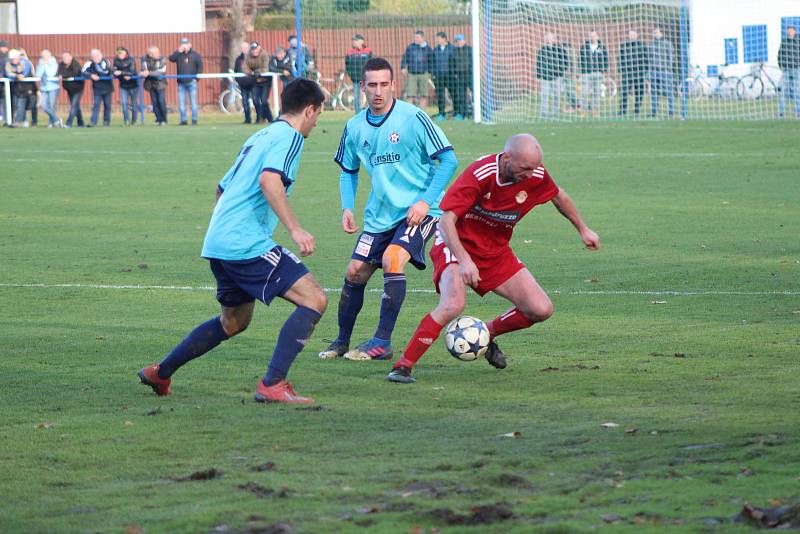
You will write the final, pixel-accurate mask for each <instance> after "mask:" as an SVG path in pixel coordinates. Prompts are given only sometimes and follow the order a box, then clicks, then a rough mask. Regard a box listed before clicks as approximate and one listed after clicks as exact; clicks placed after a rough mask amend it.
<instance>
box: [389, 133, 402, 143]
mask: <svg viewBox="0 0 800 534" xmlns="http://www.w3.org/2000/svg"><path fill="white" fill-rule="evenodd" d="M389 142H390V143H392V144H393V145H396V144H397V143H399V142H400V134H399V133H397V132H392V133H390V134H389Z"/></svg>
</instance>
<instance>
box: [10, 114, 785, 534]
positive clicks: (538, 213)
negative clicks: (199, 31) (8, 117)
mask: <svg viewBox="0 0 800 534" xmlns="http://www.w3.org/2000/svg"><path fill="white" fill-rule="evenodd" d="M344 119H345V117H344V116H343V115H335V114H327V115H323V117H322V119H321V122H320V125H319V126H318V127H317V129H316V130H315V131H314V133H313V134H312V136H311V138H310V139H309V140H308V142H307V144H306V148H305V152H304V154H303V159H302V164H301V167H300V178H299V180H298V183H297V186H296V188H295V190H294V194H293V197H292V199H291V204H292V206H293V208H294V210H295V211H296V213H297V214H298V216H299V219H300V221H301V224H302V225H303V226H304V227H305V228H306V229H308V230H309V231H310V232H312V233H313V234H314V235H315V236H316V238H317V243H318V252H317V253H316V254H315V255H314V256H312V257H310V258H308V259H307V264H308V266H309V267H310V269H311V271H312V272H313V273H314V274H315V275H316V277H317V278H318V280H319V281H320V282H321V283H322V284H323V285H324V286H325V287H327V288H331V289H332V290H331V291H330V293H329V296H330V305H329V309H328V312H327V314H326V315H325V316H324V317H323V319H322V322H321V323H320V325H319V326H318V327H317V330H316V332H315V333H314V336H313V339H312V341H311V342H310V343H309V346H308V347H307V349H306V350H305V351H304V352H303V353H302V354H301V355H300V356H299V357H298V359H297V360H296V362H295V366H294V367H293V369H292V372H291V375H290V379H291V380H292V382H293V383H294V385H295V386H296V388H297V390H298V391H299V392H300V393H302V394H308V395H311V396H313V397H315V398H316V399H317V400H318V403H319V406H318V407H317V408H314V409H308V408H297V407H287V406H275V405H259V404H257V403H255V402H254V401H253V392H254V389H255V386H256V382H257V380H258V378H259V376H260V375H261V374H262V373H263V370H264V368H265V366H266V363H267V360H268V357H269V355H270V353H271V351H272V348H273V344H274V342H275V339H276V337H277V332H278V329H279V326H280V324H281V323H282V322H283V320H284V319H285V318H286V316H287V315H288V313H289V311H290V306H288V305H287V304H286V303H283V302H277V301H276V303H274V304H273V305H272V306H271V307H269V308H266V307H264V306H261V305H259V306H258V307H257V308H256V313H255V319H254V321H253V324H252V325H251V326H250V328H249V330H248V331H247V332H245V333H244V334H242V335H241V336H240V337H238V338H236V339H234V340H231V341H229V342H226V343H224V344H223V345H222V346H220V347H219V348H217V349H216V350H214V351H213V353H211V354H209V355H207V356H205V357H203V358H201V359H199V360H196V361H194V362H192V363H191V364H189V365H188V366H186V367H185V368H183V369H181V370H180V371H179V372H178V373H177V374H176V375H175V377H174V380H173V394H172V396H170V397H169V398H165V399H161V398H157V397H155V396H154V395H153V394H152V393H151V392H150V390H149V389H148V388H145V387H142V386H141V385H139V384H138V380H137V377H136V371H137V370H138V369H139V368H140V367H142V366H143V365H145V364H149V363H152V362H154V361H158V360H159V359H160V358H161V357H162V356H163V354H165V353H166V352H167V351H168V350H169V349H170V348H171V347H172V346H173V345H174V344H175V343H177V342H178V341H179V340H180V339H181V338H182V337H183V336H184V335H185V334H186V333H187V332H188V331H189V330H190V329H191V328H192V327H194V325H196V324H197V323H199V322H201V321H204V320H206V319H207V318H209V317H211V316H213V315H214V314H216V313H217V311H218V308H217V305H216V303H215V300H214V294H213V292H212V291H211V290H210V289H209V287H208V286H210V285H212V284H213V278H212V276H211V274H210V272H209V270H208V267H207V264H206V262H205V261H204V260H202V259H201V258H199V257H198V254H199V250H200V245H201V242H202V238H203V235H204V232H205V229H206V225H207V223H208V219H209V215H210V212H211V209H212V204H213V197H214V188H215V184H216V182H217V181H218V179H219V178H220V177H221V176H222V175H223V173H224V172H225V171H226V170H227V168H228V167H229V165H230V163H231V162H232V161H233V158H234V156H235V155H236V153H237V151H238V149H239V147H240V146H241V144H242V142H243V141H244V140H245V138H246V137H247V136H248V135H249V133H250V132H251V131H252V129H250V128H247V127H244V126H242V125H240V124H238V119H234V118H222V117H213V116H211V117H207V118H204V120H203V124H202V125H201V126H200V127H197V128H192V127H189V128H180V127H177V126H170V127H169V128H159V129H157V128H153V127H146V128H134V129H124V128H122V127H120V126H115V127H112V128H105V129H104V128H97V129H94V130H77V129H73V130H69V131H66V130H64V131H59V130H47V129H43V128H39V129H36V130H14V131H11V130H3V132H2V135H0V159H1V160H2V166H1V167H0V168H1V169H2V170H0V176H1V177H2V178H0V186H1V187H2V193H0V284H2V285H1V286H0V325H2V326H0V332H2V334H1V335H0V339H1V340H2V344H1V345H0V531H3V532H248V531H252V532H268V531H270V530H268V528H272V529H273V530H271V531H272V532H280V531H281V530H280V528H284V530H286V529H289V527H291V529H292V531H296V532H352V531H362V530H363V531H365V532H411V531H414V532H433V531H434V529H442V530H443V531H445V532H451V531H452V532H458V531H462V530H469V531H474V532H582V531H587V532H588V531H590V530H593V529H595V528H597V527H601V526H609V527H611V528H612V529H615V530H629V531H637V532H638V531H639V530H641V529H643V528H644V529H654V528H658V527H666V528H669V529H682V530H685V531H692V532H694V531H698V530H703V529H708V530H717V531H720V532H723V531H724V532H730V531H732V530H737V529H738V530H742V531H746V530H749V527H745V526H742V525H734V524H730V523H728V521H729V519H730V518H731V517H733V516H735V515H736V514H737V513H738V512H739V511H740V510H741V509H742V506H743V504H744V503H746V502H749V503H753V504H754V505H757V506H776V505H777V503H786V504H792V503H797V502H798V499H800V478H798V477H799V476H800V444H798V439H799V438H800V415H798V414H800V393H799V391H800V390H799V389H798V383H799V382H798V376H799V375H798V371H799V370H800V363H799V360H798V356H800V238H798V236H800V151H798V141H797V140H798V135H799V134H800V128H798V125H797V123H792V122H783V123H778V122H741V123H723V122H709V123H704V122H686V123H679V122H673V123H668V124H667V123H638V124H637V123H627V124H622V123H614V124H609V123H604V124H581V125H542V124H534V125H520V126H477V125H473V124H463V123H461V124H456V123H452V122H448V123H446V124H445V125H444V130H445V132H446V133H447V135H448V136H449V138H450V140H451V142H452V143H453V145H454V146H455V147H456V151H457V156H458V159H459V163H460V168H463V167H464V166H466V165H467V164H469V163H470V162H471V161H472V160H474V159H476V158H477V157H479V156H480V155H482V154H485V153H489V152H492V151H497V150H499V149H500V148H501V146H502V143H503V141H504V140H505V138H506V137H507V136H508V135H510V134H512V133H516V132H519V131H529V132H532V133H534V134H535V135H536V136H537V137H538V138H539V139H540V141H541V143H542V145H543V148H544V152H545V163H546V165H547V166H548V168H549V170H550V171H551V173H552V174H553V176H554V178H555V179H556V181H557V183H558V184H559V185H561V186H562V187H564V188H565V189H566V190H567V191H568V192H569V193H570V194H571V195H572V196H573V198H574V199H575V200H576V202H577V204H578V207H579V208H580V210H581V212H582V214H583V215H584V217H585V218H586V220H587V221H588V223H589V225H590V226H591V227H592V228H593V229H594V230H596V231H597V232H598V233H599V234H600V236H601V239H602V249H601V250H600V251H599V252H589V251H586V250H584V249H583V247H582V245H581V243H580V240H579V238H578V235H577V233H576V232H575V231H574V229H573V228H572V227H571V226H570V225H569V223H568V222H567V221H566V220H565V219H563V218H562V217H561V216H560V215H559V214H558V213H557V212H556V210H555V209H554V208H553V207H552V206H542V207H539V208H537V209H536V210H534V211H533V212H532V213H531V215H529V216H528V217H527V218H526V219H525V220H524V222H523V223H522V224H520V225H519V226H518V228H517V231H516V234H515V237H514V241H513V246H514V248H515V250H516V251H517V252H518V254H519V256H520V258H521V259H523V260H524V261H525V262H526V263H527V265H528V266H529V268H530V269H531V271H532V272H533V273H534V275H535V276H536V277H537V279H538V280H539V281H540V283H541V284H542V285H543V287H544V288H545V289H546V290H547V291H548V292H549V293H550V295H551V296H552V298H553V301H554V304H555V308H556V312H555V315H554V316H553V317H552V318H551V319H550V320H549V321H547V322H546V323H544V324H541V325H536V326H535V327H533V328H532V329H530V330H528V331H524V332H518V333H514V334H510V335H508V336H506V337H504V338H503V339H501V346H502V347H503V349H504V350H505V351H506V352H507V353H508V354H509V355H510V364H509V367H508V368H507V369H506V370H504V371H496V370H494V369H492V368H490V367H489V366H488V365H487V364H486V362H483V361H478V362H472V363H464V362H459V361H457V360H455V359H453V358H451V357H450V356H449V355H447V354H446V352H445V350H444V346H443V344H442V343H441V342H437V344H436V345H435V346H434V347H433V348H432V350H431V351H430V352H429V353H428V354H427V355H426V356H425V357H424V358H423V360H422V361H421V362H420V365H419V366H418V369H417V371H416V373H415V374H416V376H417V378H418V380H419V381H418V383H417V384H415V385H413V386H409V387H404V386H398V385H394V384H390V383H388V382H386V381H385V376H386V373H387V372H388V370H389V365H388V364H387V363H386V362H368V363H355V362H348V361H344V360H337V361H321V360H319V359H318V358H317V357H316V352H317V351H318V350H319V349H321V348H322V347H323V346H324V345H325V343H324V342H323V339H330V338H332V337H334V336H335V334H336V305H337V302H338V288H339V287H340V285H341V280H342V276H343V272H344V268H345V265H346V262H347V259H348V257H349V254H350V252H351V250H352V247H353V242H354V241H353V239H354V238H353V237H351V236H348V235H345V234H344V233H343V232H342V231H341V229H340V210H339V194H338V174H339V173H338V170H337V167H336V166H335V164H334V163H333V162H332V156H333V153H334V151H335V150H336V148H337V146H338V140H339V134H340V132H341V129H342V126H343V123H344ZM119 122H120V121H117V123H119ZM361 185H362V187H361V191H360V194H359V206H363V202H364V200H365V198H366V191H367V187H366V186H367V179H366V177H364V176H362V183H361ZM278 240H279V242H282V243H284V244H286V245H292V244H291V243H290V241H289V239H288V236H287V235H286V232H285V231H283V230H281V231H279V233H278ZM378 282H379V280H377V279H376V280H374V281H373V282H372V284H371V285H370V287H371V288H373V289H378V288H379V287H380V286H379V283H378ZM130 286H146V288H131V287H130ZM169 286H180V287H176V288H172V289H170V288H169ZM126 287H127V288H126ZM409 287H410V288H411V289H412V290H419V291H418V292H410V293H409V295H408V297H407V299H406V302H405V305H404V309H403V312H402V314H401V316H400V320H399V322H398V326H397V329H396V332H395V339H394V343H395V347H396V349H397V350H398V351H399V350H401V349H402V346H403V344H404V343H405V341H406V339H407V337H408V336H409V335H410V334H411V332H412V330H413V329H414V327H415V326H416V324H417V322H418V321H419V319H420V318H421V317H422V315H423V314H424V313H426V312H427V311H429V310H430V309H431V308H432V307H433V306H434V304H435V295H433V294H431V293H430V290H431V288H432V284H431V282H430V270H428V271H425V272H413V273H410V277H409ZM379 297H380V293H379V292H370V293H368V295H367V299H366V303H365V307H364V311H363V312H362V315H361V317H360V321H359V323H358V325H357V326H356V332H355V337H357V338H365V337H367V336H368V335H371V333H372V330H373V328H374V326H375V323H376V321H377V311H378V303H379ZM505 307H506V303H505V302H504V301H503V300H502V299H500V298H498V297H495V296H488V297H487V298H485V299H483V300H480V299H478V298H476V297H475V296H474V295H473V296H471V297H470V301H469V304H468V310H467V311H468V313H469V314H471V315H476V316H478V317H482V318H486V319H489V318H491V317H493V316H494V315H495V314H497V313H498V312H501V311H502V310H504V309H505ZM604 423H616V424H617V425H619V426H617V427H611V428H608V427H604V426H602V425H603V424H604ZM514 433H517V434H514ZM506 434H512V435H514V436H516V437H506V436H505V435H506ZM259 466H261V467H260V468H259ZM210 469H214V470H216V471H215V473H217V476H216V477H215V478H213V479H211V480H187V481H183V480H180V479H185V478H187V477H190V475H192V473H197V472H203V471H207V470H210ZM259 469H260V470H259ZM480 507H485V508H480ZM481 521H485V522H484V523H482V524H479V525H477V526H474V527H473V526H471V525H472V524H475V523H480V522H481ZM278 524H282V525H284V526H283V527H280V526H276V525H278ZM415 529H416V530H415Z"/></svg>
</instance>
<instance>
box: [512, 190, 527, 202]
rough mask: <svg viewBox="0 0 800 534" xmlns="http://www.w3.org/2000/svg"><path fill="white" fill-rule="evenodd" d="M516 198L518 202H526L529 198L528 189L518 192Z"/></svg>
mask: <svg viewBox="0 0 800 534" xmlns="http://www.w3.org/2000/svg"><path fill="white" fill-rule="evenodd" d="M514 198H515V199H516V200H517V204H522V203H523V202H525V200H527V198H528V192H527V191H520V192H519V193H517V196H515V197H514Z"/></svg>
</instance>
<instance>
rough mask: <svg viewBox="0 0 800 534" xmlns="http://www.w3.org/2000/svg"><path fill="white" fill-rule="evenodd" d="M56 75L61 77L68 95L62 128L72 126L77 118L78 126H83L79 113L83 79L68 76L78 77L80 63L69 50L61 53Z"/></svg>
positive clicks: (81, 116) (79, 75)
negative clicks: (66, 112) (66, 111)
mask: <svg viewBox="0 0 800 534" xmlns="http://www.w3.org/2000/svg"><path fill="white" fill-rule="evenodd" d="M58 75H59V76H60V77H61V85H63V86H64V90H65V91H66V92H67V96H68V97H69V116H68V117H67V122H66V123H65V124H64V128H72V121H73V120H74V119H77V121H78V126H79V127H81V128H82V127H83V113H81V97H82V96H83V87H84V84H85V82H84V81H83V80H69V79H68V78H80V77H81V75H82V73H81V64H80V63H78V60H77V59H75V58H74V57H72V54H71V53H69V52H64V53H63V54H61V63H59V64H58Z"/></svg>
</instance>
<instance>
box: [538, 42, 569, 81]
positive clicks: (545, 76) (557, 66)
mask: <svg viewBox="0 0 800 534" xmlns="http://www.w3.org/2000/svg"><path fill="white" fill-rule="evenodd" d="M568 68H569V55H567V51H566V50H565V49H564V47H563V46H561V45H544V46H543V47H542V48H541V50H539V53H538V54H536V77H537V78H538V79H540V80H555V79H556V78H563V77H564V73H565V72H566V71H567V69H568Z"/></svg>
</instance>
